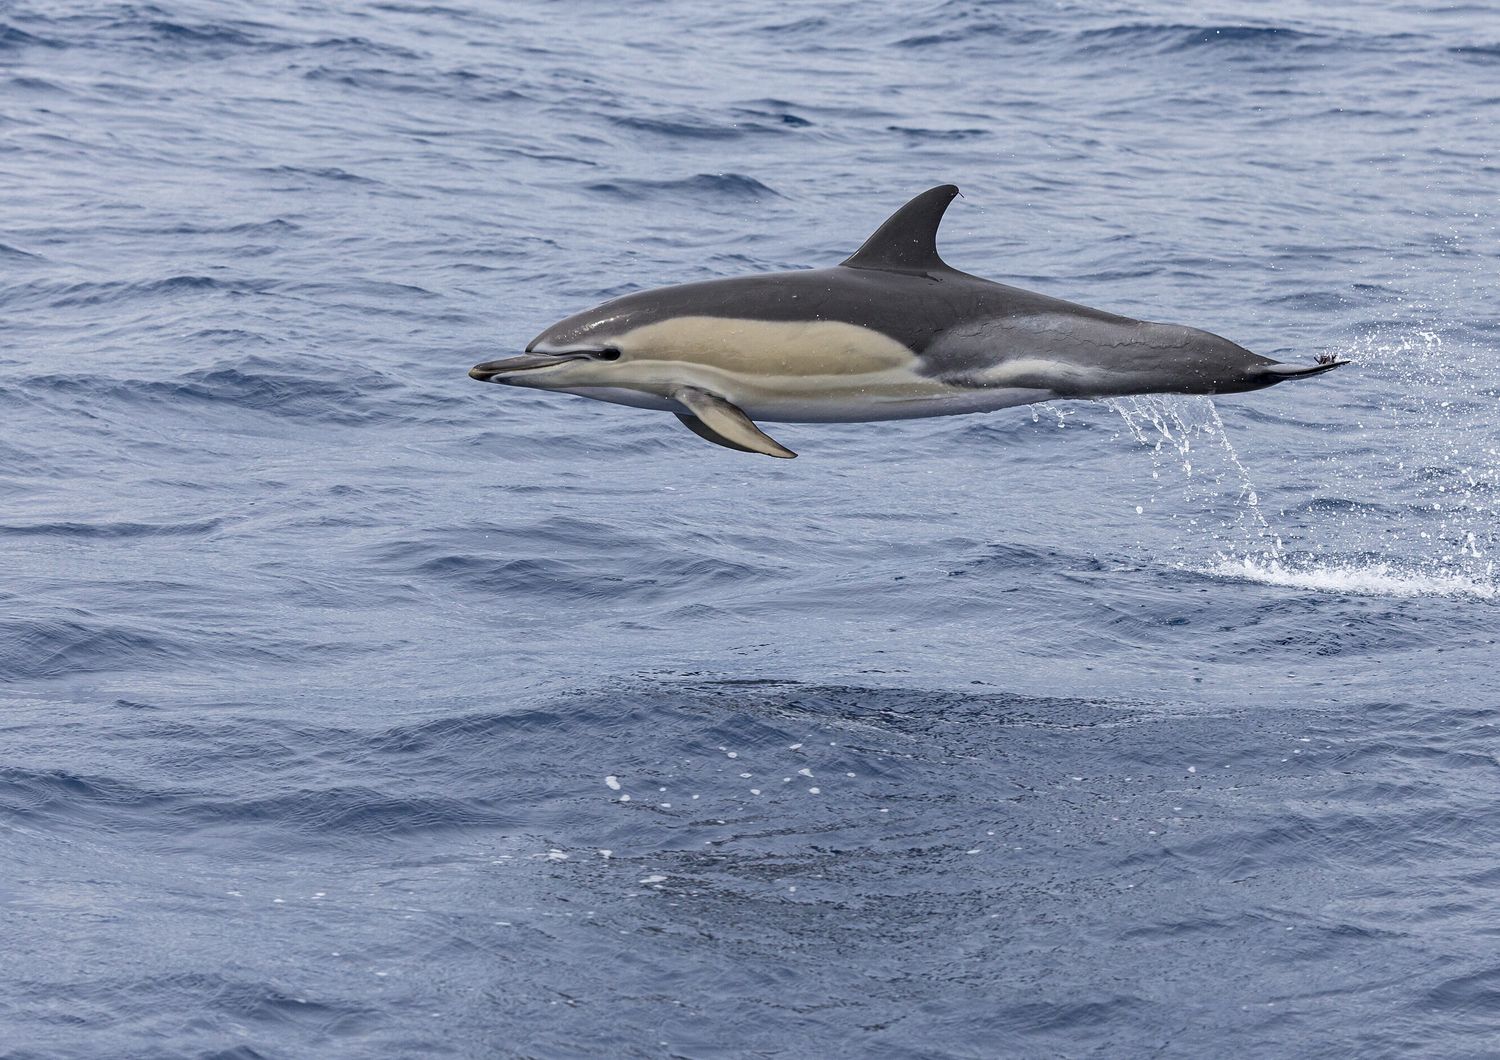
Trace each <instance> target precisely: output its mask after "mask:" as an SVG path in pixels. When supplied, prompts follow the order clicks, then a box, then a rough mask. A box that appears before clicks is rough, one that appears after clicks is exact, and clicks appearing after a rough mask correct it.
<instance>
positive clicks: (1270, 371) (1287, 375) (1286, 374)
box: [1254, 354, 1349, 384]
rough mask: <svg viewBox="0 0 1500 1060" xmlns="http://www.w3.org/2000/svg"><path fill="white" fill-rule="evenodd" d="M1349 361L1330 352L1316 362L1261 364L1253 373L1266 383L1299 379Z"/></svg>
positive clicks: (1332, 368) (1328, 370)
mask: <svg viewBox="0 0 1500 1060" xmlns="http://www.w3.org/2000/svg"><path fill="white" fill-rule="evenodd" d="M1348 363H1349V361H1348V360H1347V359H1346V360H1342V361H1341V360H1339V359H1338V358H1337V357H1335V356H1333V355H1332V354H1324V355H1323V356H1321V357H1319V358H1318V363H1317V364H1263V365H1261V366H1260V367H1258V368H1256V369H1255V370H1254V371H1255V374H1256V375H1259V376H1260V377H1261V378H1262V379H1264V380H1265V381H1266V383H1267V384H1270V383H1279V382H1281V381H1282V380H1283V379H1301V378H1303V377H1305V376H1310V375H1322V374H1323V373H1324V372H1331V371H1333V370H1334V369H1335V368H1337V367H1339V366H1340V365H1343V364H1348Z"/></svg>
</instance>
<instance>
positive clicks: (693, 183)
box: [587, 173, 781, 202]
mask: <svg viewBox="0 0 1500 1060" xmlns="http://www.w3.org/2000/svg"><path fill="white" fill-rule="evenodd" d="M587 190H589V191H592V192H595V193H597V194H599V195H608V196H610V197H612V198H616V199H624V200H628V201H631V202H640V201H645V200H651V199H661V198H668V197H672V196H683V195H686V196H690V197H693V198H710V199H737V200H746V199H749V200H754V201H759V200H761V199H774V198H780V197H781V194H780V192H777V191H776V190H775V189H773V188H770V187H768V186H767V185H765V184H762V183H761V182H760V181H758V180H756V179H755V178H754V177H747V176H745V175H744V174H742V173H698V174H696V175H694V176H691V177H684V178H682V179H681V180H633V179H620V180H613V181H607V182H603V183H598V184H590V185H588V188H587Z"/></svg>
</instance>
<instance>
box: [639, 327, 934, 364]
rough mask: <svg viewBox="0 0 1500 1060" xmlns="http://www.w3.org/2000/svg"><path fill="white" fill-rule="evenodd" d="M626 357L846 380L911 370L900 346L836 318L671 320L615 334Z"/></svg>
mask: <svg viewBox="0 0 1500 1060" xmlns="http://www.w3.org/2000/svg"><path fill="white" fill-rule="evenodd" d="M614 344H615V345H616V346H619V347H620V349H621V350H623V351H624V352H625V355H626V357H630V356H631V355H635V356H638V357H642V358H648V359H650V360H654V361H655V360H660V361H684V362H689V363H692V364H698V365H702V366H703V367H705V368H718V369H720V370H722V371H726V372H735V373H743V374H746V375H751V376H815V375H831V376H850V375H867V374H870V373H876V372H884V371H889V370H891V369H902V368H904V369H908V370H910V369H913V368H914V367H915V366H916V363H917V359H916V357H915V356H914V355H913V354H912V352H911V351H910V350H908V349H907V348H906V347H905V346H904V345H902V344H901V343H899V342H897V341H896V340H895V339H893V338H891V337H890V336H889V335H883V334H881V333H880V332H878V331H872V330H870V329H869V328H862V327H859V326H858V325H855V324H846V323H844V322H842V321H837V320H745V319H741V318H726V317H699V316H684V317H673V318H672V319H671V320H662V321H658V322H657V323H655V324H647V325H646V326H644V327H639V328H635V329H634V330H632V331H627V332H625V333H624V334H623V335H620V336H619V338H617V339H616V340H615V341H614Z"/></svg>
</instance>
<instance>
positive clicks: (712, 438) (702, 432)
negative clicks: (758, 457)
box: [676, 412, 755, 453]
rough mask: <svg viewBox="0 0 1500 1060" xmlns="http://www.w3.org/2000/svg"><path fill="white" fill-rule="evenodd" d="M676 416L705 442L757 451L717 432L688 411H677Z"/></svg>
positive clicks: (740, 450) (750, 451)
mask: <svg viewBox="0 0 1500 1060" xmlns="http://www.w3.org/2000/svg"><path fill="white" fill-rule="evenodd" d="M676 416H677V418H678V419H679V420H681V421H682V425H683V426H684V427H686V428H687V429H688V430H690V431H692V432H693V433H694V434H696V435H697V436H698V437H699V438H702V439H703V440H704V441H705V442H713V443H714V444H715V445H722V446H723V447H724V448H725V449H733V450H735V451H736V452H739V453H753V452H755V450H754V449H747V448H745V447H744V446H743V445H740V444H739V443H738V442H731V441H730V440H729V439H728V438H725V437H724V436H723V435H722V434H715V433H714V432H713V431H712V430H711V429H710V428H709V426H708V424H706V423H704V422H703V421H702V420H700V419H699V418H698V417H697V416H693V415H690V414H688V413H686V412H679V413H676Z"/></svg>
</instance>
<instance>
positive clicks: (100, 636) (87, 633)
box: [0, 615, 192, 682]
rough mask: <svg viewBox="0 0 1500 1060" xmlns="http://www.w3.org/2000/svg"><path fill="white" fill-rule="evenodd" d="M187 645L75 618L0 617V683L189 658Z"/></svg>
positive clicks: (139, 667) (145, 668)
mask: <svg viewBox="0 0 1500 1060" xmlns="http://www.w3.org/2000/svg"><path fill="white" fill-rule="evenodd" d="M191 655H192V650H191V647H190V645H188V644H186V643H184V642H182V641H180V640H177V639H175V638H172V637H169V636H166V635H164V634H162V633H157V632H148V631H146V630H145V629H141V628H131V627H128V626H125V625H121V624H117V623H113V622H107V621H100V620H97V619H93V618H88V617H84V616H82V615H79V616H78V617H74V618H61V617H59V618H45V619H26V618H0V682H14V681H28V680H35V679H39V678H50V677H61V676H64V675H72V674H91V673H103V672H106V671H111V670H124V669H131V670H136V671H151V670H153V669H155V668H157V667H160V666H167V665H171V664H174V663H176V662H179V661H181V660H184V659H187V658H190V657H191Z"/></svg>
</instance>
